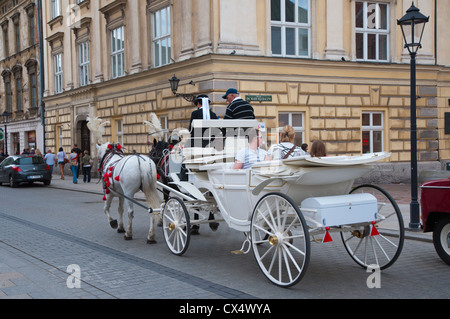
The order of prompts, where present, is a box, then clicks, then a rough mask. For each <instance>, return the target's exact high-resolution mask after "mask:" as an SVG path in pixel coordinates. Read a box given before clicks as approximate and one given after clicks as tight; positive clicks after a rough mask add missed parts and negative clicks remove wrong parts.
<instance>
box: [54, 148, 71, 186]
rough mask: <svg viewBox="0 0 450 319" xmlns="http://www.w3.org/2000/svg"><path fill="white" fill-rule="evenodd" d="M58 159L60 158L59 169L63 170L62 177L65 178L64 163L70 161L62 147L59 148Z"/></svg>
mask: <svg viewBox="0 0 450 319" xmlns="http://www.w3.org/2000/svg"><path fill="white" fill-rule="evenodd" d="M56 159H57V160H58V165H59V170H60V171H61V179H64V165H66V161H68V159H67V155H66V153H64V150H63V148H62V147H60V148H59V151H58V153H57V154H56Z"/></svg>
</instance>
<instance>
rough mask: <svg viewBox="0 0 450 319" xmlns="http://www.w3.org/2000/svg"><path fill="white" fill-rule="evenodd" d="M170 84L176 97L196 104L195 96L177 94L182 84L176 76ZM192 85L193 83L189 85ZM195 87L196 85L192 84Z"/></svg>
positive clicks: (170, 80)
mask: <svg viewBox="0 0 450 319" xmlns="http://www.w3.org/2000/svg"><path fill="white" fill-rule="evenodd" d="M169 83H170V89H171V90H172V93H173V94H174V95H175V96H177V97H178V96H181V97H182V98H183V99H185V100H186V101H188V102H194V100H195V98H196V96H195V95H193V94H183V93H177V91H178V84H179V83H180V79H178V78H177V77H176V76H175V74H174V75H173V77H172V78H171V79H169ZM189 84H192V81H191V82H190V83H189ZM192 85H194V84H192Z"/></svg>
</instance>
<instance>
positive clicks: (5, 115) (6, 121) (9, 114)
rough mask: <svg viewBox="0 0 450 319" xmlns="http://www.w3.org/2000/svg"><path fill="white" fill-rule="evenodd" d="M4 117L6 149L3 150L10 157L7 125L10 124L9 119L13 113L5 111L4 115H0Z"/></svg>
mask: <svg viewBox="0 0 450 319" xmlns="http://www.w3.org/2000/svg"><path fill="white" fill-rule="evenodd" d="M0 116H1V117H2V123H4V124H5V149H4V150H3V151H4V152H5V154H6V155H8V128H7V126H6V124H7V123H8V122H9V117H10V116H11V113H9V112H8V111H7V110H5V111H4V112H3V113H2V114H0Z"/></svg>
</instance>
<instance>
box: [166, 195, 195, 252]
mask: <svg viewBox="0 0 450 319" xmlns="http://www.w3.org/2000/svg"><path fill="white" fill-rule="evenodd" d="M162 221H163V233H164V239H165V241H166V244H167V246H168V247H169V249H170V251H171V252H172V253H173V254H175V255H182V254H184V253H185V252H186V250H187V248H188V246H189V241H190V238H191V235H190V228H191V225H190V219H189V213H188V210H187V209H186V206H185V205H184V203H183V201H182V200H181V199H179V198H177V197H170V198H169V199H168V200H167V201H166V204H165V205H164V210H163V214H162Z"/></svg>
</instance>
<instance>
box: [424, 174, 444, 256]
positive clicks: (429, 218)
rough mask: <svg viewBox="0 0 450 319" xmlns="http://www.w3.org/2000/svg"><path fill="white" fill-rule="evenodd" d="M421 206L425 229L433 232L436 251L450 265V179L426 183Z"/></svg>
mask: <svg viewBox="0 0 450 319" xmlns="http://www.w3.org/2000/svg"><path fill="white" fill-rule="evenodd" d="M421 207H422V227H423V231H424V232H431V231H432V232H433V243H434V247H435V249H436V252H437V253H438V255H439V257H441V259H442V260H443V261H444V262H446V263H447V264H449V265H450V179H442V180H434V181H429V182H426V183H424V184H423V185H422V186H421Z"/></svg>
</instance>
